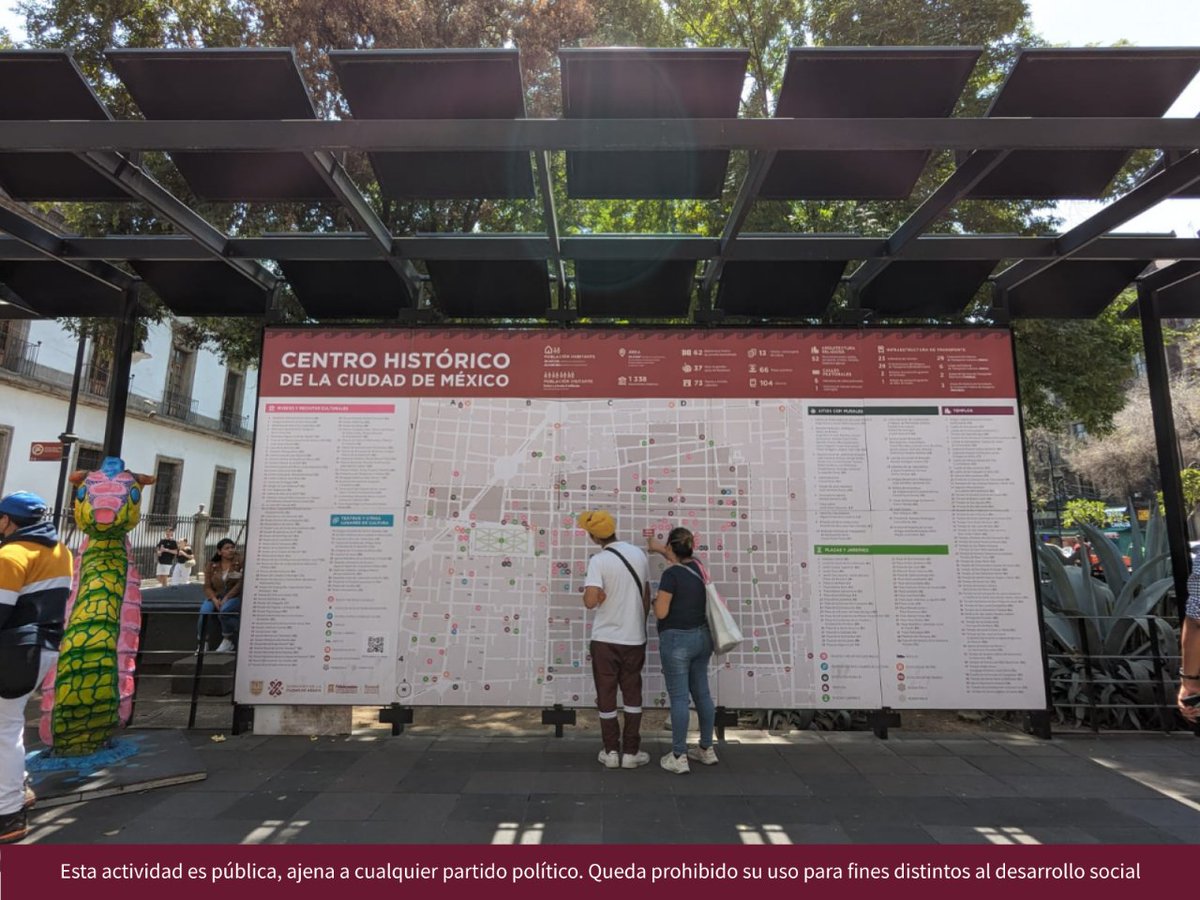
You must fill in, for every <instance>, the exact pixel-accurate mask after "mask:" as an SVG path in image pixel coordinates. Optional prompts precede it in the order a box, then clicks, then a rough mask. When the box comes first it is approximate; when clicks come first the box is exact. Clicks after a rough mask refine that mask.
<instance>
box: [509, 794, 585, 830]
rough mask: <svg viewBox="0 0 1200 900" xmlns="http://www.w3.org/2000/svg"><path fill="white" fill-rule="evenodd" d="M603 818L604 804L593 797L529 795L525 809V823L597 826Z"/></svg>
mask: <svg viewBox="0 0 1200 900" xmlns="http://www.w3.org/2000/svg"><path fill="white" fill-rule="evenodd" d="M603 817H604V804H603V803H602V802H601V800H600V799H599V797H597V796H595V795H569V794H530V795H529V800H528V804H527V805H526V807H525V821H526V822H527V823H533V822H542V823H544V824H553V823H564V824H565V823H568V822H578V823H581V824H587V823H593V822H594V823H595V824H596V825H597V826H599V825H600V823H601V821H602V819H603Z"/></svg>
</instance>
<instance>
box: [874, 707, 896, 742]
mask: <svg viewBox="0 0 1200 900" xmlns="http://www.w3.org/2000/svg"><path fill="white" fill-rule="evenodd" d="M867 720H868V721H869V722H870V723H871V731H872V732H874V734H875V737H877V738H879V739H880V740H881V741H886V740H887V739H888V728H889V727H891V728H899V727H900V713H898V712H896V711H895V710H894V709H892V708H891V707H890V706H885V707H883V708H882V709H873V710H871V712H870V713H868V714H867Z"/></svg>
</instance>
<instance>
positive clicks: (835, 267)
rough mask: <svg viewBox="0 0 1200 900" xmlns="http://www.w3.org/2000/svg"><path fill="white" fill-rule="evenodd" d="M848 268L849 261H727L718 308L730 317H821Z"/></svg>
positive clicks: (716, 304) (722, 275)
mask: <svg viewBox="0 0 1200 900" xmlns="http://www.w3.org/2000/svg"><path fill="white" fill-rule="evenodd" d="M845 269H846V261H845V260H835V261H829V262H790V261H776V262H727V263H725V267H724V269H723V270H722V273H721V280H720V282H719V283H718V287H717V297H716V302H715V304H714V306H715V307H716V308H717V309H719V310H721V311H722V312H724V313H725V315H727V316H748V317H751V318H759V319H792V318H807V319H814V318H820V317H822V316H824V315H825V311H826V309H828V308H829V301H830V300H831V299H832V298H833V292H834V291H835V290H836V289H837V286H838V283H839V281H840V280H841V277H842V272H843V271H845Z"/></svg>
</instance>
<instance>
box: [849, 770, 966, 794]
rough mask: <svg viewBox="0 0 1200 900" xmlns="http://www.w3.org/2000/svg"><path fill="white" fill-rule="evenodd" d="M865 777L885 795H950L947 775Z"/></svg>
mask: <svg viewBox="0 0 1200 900" xmlns="http://www.w3.org/2000/svg"><path fill="white" fill-rule="evenodd" d="M864 777H865V778H866V780H867V782H868V783H869V784H871V785H872V786H873V787H874V788H875V790H876V791H878V792H879V794H880V795H881V796H884V797H946V796H949V789H948V788H947V786H946V777H945V776H941V775H866V776H864ZM959 777H963V776H959Z"/></svg>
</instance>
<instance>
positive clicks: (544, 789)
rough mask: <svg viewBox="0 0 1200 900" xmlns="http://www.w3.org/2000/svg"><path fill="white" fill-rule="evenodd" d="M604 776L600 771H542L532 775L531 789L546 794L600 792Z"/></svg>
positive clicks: (602, 788)
mask: <svg viewBox="0 0 1200 900" xmlns="http://www.w3.org/2000/svg"><path fill="white" fill-rule="evenodd" d="M604 783H605V776H604V773H602V772H593V771H591V770H590V769H589V770H588V771H587V772H543V773H541V774H539V775H536V776H534V781H533V786H532V788H531V790H533V791H538V792H541V793H547V794H580V795H585V796H586V795H588V794H601V793H604Z"/></svg>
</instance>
